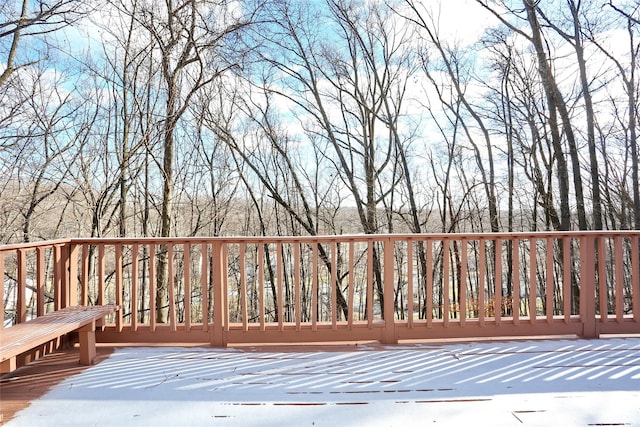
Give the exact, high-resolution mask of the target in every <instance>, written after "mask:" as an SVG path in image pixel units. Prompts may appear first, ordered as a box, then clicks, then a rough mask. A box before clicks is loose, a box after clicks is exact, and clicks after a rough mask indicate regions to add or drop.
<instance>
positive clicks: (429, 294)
mask: <svg viewBox="0 0 640 427" xmlns="http://www.w3.org/2000/svg"><path fill="white" fill-rule="evenodd" d="M425 245H426V246H427V248H426V253H427V255H426V256H427V277H425V278H424V282H425V287H426V289H425V299H426V305H425V318H426V325H427V327H428V328H430V327H431V323H432V322H433V241H432V240H426V241H425Z"/></svg>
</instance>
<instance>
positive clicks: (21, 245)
mask: <svg viewBox="0 0 640 427" xmlns="http://www.w3.org/2000/svg"><path fill="white" fill-rule="evenodd" d="M71 241H72V239H55V240H39V241H36V242H28V243H13V244H10V245H0V251H2V252H8V251H15V250H19V249H36V248H41V247H53V246H64V245H67V244H69V243H71Z"/></svg>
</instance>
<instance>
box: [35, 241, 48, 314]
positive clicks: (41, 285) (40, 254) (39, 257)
mask: <svg viewBox="0 0 640 427" xmlns="http://www.w3.org/2000/svg"><path fill="white" fill-rule="evenodd" d="M45 251H46V249H45V248H44V247H42V246H38V248H37V249H36V289H37V290H36V292H37V296H36V300H37V305H38V308H37V309H36V314H37V315H38V316H42V315H44V314H45V292H44V291H45V286H46V283H47V281H46V276H45V273H46V265H45Z"/></svg>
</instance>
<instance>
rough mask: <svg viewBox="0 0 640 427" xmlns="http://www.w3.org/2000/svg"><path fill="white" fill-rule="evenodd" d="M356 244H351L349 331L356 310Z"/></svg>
mask: <svg viewBox="0 0 640 427" xmlns="http://www.w3.org/2000/svg"><path fill="white" fill-rule="evenodd" d="M355 254H356V252H355V242H353V241H350V242H349V319H348V322H349V330H351V327H352V326H353V311H354V309H355V307H354V305H353V300H354V294H355V282H354V279H355V271H354V270H355V268H356V257H355Z"/></svg>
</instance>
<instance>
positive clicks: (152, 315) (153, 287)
mask: <svg viewBox="0 0 640 427" xmlns="http://www.w3.org/2000/svg"><path fill="white" fill-rule="evenodd" d="M157 291H158V290H157V283H156V245H155V244H154V243H150V244H149V327H150V329H151V332H155V331H156V326H157V323H156V322H157V318H156V295H157V294H156V293H157Z"/></svg>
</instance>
